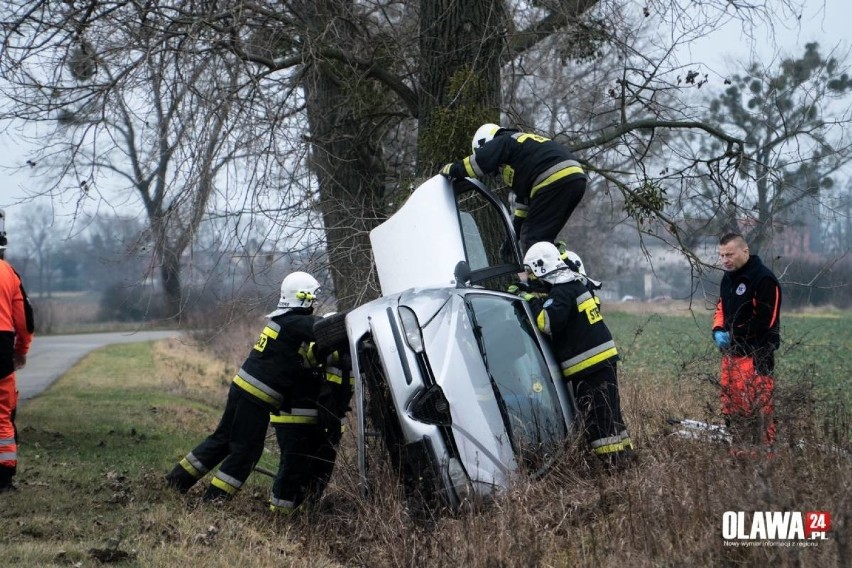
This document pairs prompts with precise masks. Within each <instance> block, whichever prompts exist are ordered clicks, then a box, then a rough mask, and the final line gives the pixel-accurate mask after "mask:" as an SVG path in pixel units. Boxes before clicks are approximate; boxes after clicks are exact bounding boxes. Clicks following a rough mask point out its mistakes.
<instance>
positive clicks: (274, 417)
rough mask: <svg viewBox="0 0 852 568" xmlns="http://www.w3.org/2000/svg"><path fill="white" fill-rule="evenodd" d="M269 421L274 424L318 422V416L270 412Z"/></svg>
mask: <svg viewBox="0 0 852 568" xmlns="http://www.w3.org/2000/svg"><path fill="white" fill-rule="evenodd" d="M269 421H270V422H272V423H273V424H318V423H319V420H318V419H317V417H316V416H294V415H292V414H270V415H269Z"/></svg>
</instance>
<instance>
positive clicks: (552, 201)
mask: <svg viewBox="0 0 852 568" xmlns="http://www.w3.org/2000/svg"><path fill="white" fill-rule="evenodd" d="M585 193H586V179H585V178H574V179H572V180H568V181H562V180H559V181H556V182H553V183H552V184H550V185H548V186H546V187H543V188H541V189H540V190H539V191H538V193H536V194H535V197H533V198H531V199H530V204H529V209H528V211H527V218H526V220H525V221H524V224H523V225H521V234H520V235H518V240H519V241H520V244H521V249H522V250H523V252H526V251H527V250H529V248H530V247H531V246H532V245H534V244H535V243H538V242H541V241H547V242H550V243H552V242H555V241H556V237H557V236H558V235H559V231H561V230H562V227H564V226H565V223H567V222H568V218H569V217H571V214H572V213H573V212H574V209H576V208H577V205H579V203H580V200H582V199H583V195H584V194H585Z"/></svg>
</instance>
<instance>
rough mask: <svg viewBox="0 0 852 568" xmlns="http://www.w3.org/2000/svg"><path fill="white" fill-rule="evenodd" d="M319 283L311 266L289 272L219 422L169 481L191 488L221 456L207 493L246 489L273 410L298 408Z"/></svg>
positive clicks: (225, 495)
mask: <svg viewBox="0 0 852 568" xmlns="http://www.w3.org/2000/svg"><path fill="white" fill-rule="evenodd" d="M319 287H320V285H319V282H317V280H316V279H315V278H314V277H313V276H311V275H310V274H308V273H306V272H293V273H292V274H289V275H288V276H287V277H286V278H284V280H283V281H282V282H281V297H280V299H279V301H278V307H277V309H276V310H275V311H273V312H272V313H270V314H268V315H267V316H266V317H267V318H268V321H267V322H266V326H265V327H264V328H263V331H262V332H261V334H260V337H259V339H258V340H257V343H255V345H254V347H253V348H252V350H251V352H250V353H249V356H248V357H247V358H246V360H245V362H244V363H243V365H242V367H241V368H240V370H239V371H237V374H236V376H235V377H234V380H233V382H232V383H231V387H230V391H229V392H228V400H227V402H226V404H225V411H224V413H223V414H222V419H221V421H220V422H219V425H218V426H217V427H216V430H215V431H214V432H213V433H212V434H211V435H210V436H209V437H208V438H207V439H205V440H204V441H203V442H201V443H200V444H199V445H198V446H196V447H195V449H193V450H192V451H191V452H189V453H188V454H187V455H186V457H184V458H183V459H182V460H181V461H180V462H179V463H178V464H177V465H175V467H174V468H173V469H172V471H171V472H170V473H169V474H168V475H167V476H166V482H167V483H168V485H170V486H172V487H174V488H176V489H177V490H178V491H180V492H182V493H185V492H187V491H189V489H190V488H191V487H192V486H193V485H194V484H195V482H196V481H198V480H199V479H201V478H202V477H203V476H204V475H205V474H206V473H208V472H209V471H210V470H211V469H213V468H214V467H215V466H216V465H218V464H219V463H220V462H221V464H222V465H221V466H220V467H219V470H218V471H217V472H216V473H215V474H214V475H213V478H212V480H211V482H210V485H209V487H208V488H207V491H206V492H205V493H204V499H205V500H206V501H214V500H220V499H229V498H231V497H233V496H234V495H235V494H236V493H237V492H238V491H239V490H240V488H241V487H242V485H243V483H244V482H245V480H246V479H247V478H248V476H249V474H250V473H251V472H252V470H253V469H254V466H255V464H256V463H257V461H258V459H260V456H261V454H262V453H263V443H264V440H265V439H266V431H267V428H268V426H269V414H270V412H272V411H276V412H277V411H278V410H279V409H282V410H284V411H286V412H292V410H293V404H294V392H295V391H296V390H297V386H298V380H300V379H302V378H304V372H303V369H302V355H301V354H300V350H304V348H305V347H304V346H305V345H306V344H308V343H310V342H312V341H313V339H314V331H313V329H314V323H315V321H316V320H317V319H318V318H317V317H316V316H314V315H313V311H314V304H315V302H316V300H317V296H318V294H319ZM223 460H224V461H223Z"/></svg>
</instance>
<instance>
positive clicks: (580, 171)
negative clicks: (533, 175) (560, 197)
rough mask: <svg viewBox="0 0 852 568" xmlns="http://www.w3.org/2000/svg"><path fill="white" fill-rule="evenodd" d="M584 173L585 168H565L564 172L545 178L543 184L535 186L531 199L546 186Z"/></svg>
mask: <svg viewBox="0 0 852 568" xmlns="http://www.w3.org/2000/svg"><path fill="white" fill-rule="evenodd" d="M583 173H584V172H583V168H581V167H579V166H572V167H570V168H565V169H564V170H559V171H558V172H556V173H555V174H553V175H550V176H548V177H546V178H544V181H542V182H541V183H538V184H536V185H534V186H533V188H532V191H530V198H532V197H533V196H534V195H535V194H536V193H538V190H539V189H541V188H542V187H544V186H546V185H550V184H551V183H553V182H555V181H558V180H560V179H562V178H564V177H568V176H572V175H574V174H583Z"/></svg>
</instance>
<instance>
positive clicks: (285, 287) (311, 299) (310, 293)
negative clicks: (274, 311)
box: [278, 272, 320, 309]
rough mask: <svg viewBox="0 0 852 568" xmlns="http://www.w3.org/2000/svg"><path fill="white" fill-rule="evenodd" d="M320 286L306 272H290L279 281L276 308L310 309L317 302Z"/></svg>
mask: <svg viewBox="0 0 852 568" xmlns="http://www.w3.org/2000/svg"><path fill="white" fill-rule="evenodd" d="M319 287H320V284H319V282H317V279H316V278H314V277H313V276H311V275H310V274H308V273H307V272H292V273H290V274H288V275H287V276H286V277H285V278H284V280H282V281H281V298H279V300H278V308H279V309H281V308H311V307H313V305H314V303H315V302H316V300H317V296H318V294H319Z"/></svg>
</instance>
